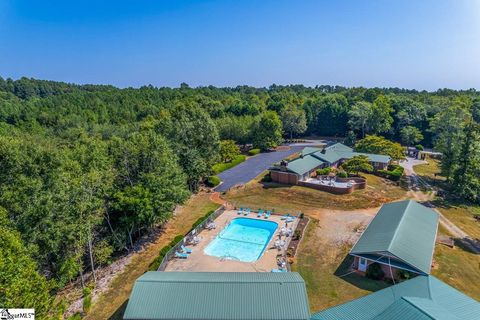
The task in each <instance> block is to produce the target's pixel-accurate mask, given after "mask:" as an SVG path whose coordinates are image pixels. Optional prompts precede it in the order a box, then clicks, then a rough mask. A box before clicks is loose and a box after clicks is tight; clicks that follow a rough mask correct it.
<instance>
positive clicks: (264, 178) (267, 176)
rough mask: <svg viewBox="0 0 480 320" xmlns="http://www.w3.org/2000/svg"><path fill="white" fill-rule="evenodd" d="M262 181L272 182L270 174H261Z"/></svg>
mask: <svg viewBox="0 0 480 320" xmlns="http://www.w3.org/2000/svg"><path fill="white" fill-rule="evenodd" d="M262 182H272V176H271V175H270V173H268V174H266V175H264V176H263V178H262Z"/></svg>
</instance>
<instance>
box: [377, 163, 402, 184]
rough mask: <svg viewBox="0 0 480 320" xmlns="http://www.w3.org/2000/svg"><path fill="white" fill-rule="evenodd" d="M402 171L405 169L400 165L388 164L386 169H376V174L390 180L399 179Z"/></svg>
mask: <svg viewBox="0 0 480 320" xmlns="http://www.w3.org/2000/svg"><path fill="white" fill-rule="evenodd" d="M404 171H405V169H404V168H403V167H402V166H399V165H395V164H392V165H389V166H388V170H378V171H377V172H376V174H377V175H378V176H380V177H383V178H387V179H389V180H392V181H399V180H400V179H401V178H402V176H403V172H404Z"/></svg>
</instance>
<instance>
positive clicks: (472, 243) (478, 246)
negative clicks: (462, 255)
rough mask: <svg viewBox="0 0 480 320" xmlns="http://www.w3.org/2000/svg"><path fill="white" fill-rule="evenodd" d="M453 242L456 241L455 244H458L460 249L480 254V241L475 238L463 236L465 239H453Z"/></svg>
mask: <svg viewBox="0 0 480 320" xmlns="http://www.w3.org/2000/svg"><path fill="white" fill-rule="evenodd" d="M453 242H454V243H455V246H457V247H458V248H459V249H461V250H463V251H465V252H469V253H473V254H477V255H480V241H476V240H474V239H468V238H463V239H459V238H456V239H453Z"/></svg>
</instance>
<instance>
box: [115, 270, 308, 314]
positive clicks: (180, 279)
mask: <svg viewBox="0 0 480 320" xmlns="http://www.w3.org/2000/svg"><path fill="white" fill-rule="evenodd" d="M123 318H124V319H198V320H201V319H245V320H246V319H285V320H287V319H291V320H293V319H309V318H310V312H309V307H308V299H307V292H306V289H305V283H304V281H303V279H302V278H301V277H300V275H299V274H298V273H296V272H285V273H269V272H254V273H248V272H157V271H152V272H147V273H145V274H144V275H143V276H141V277H140V278H138V280H137V281H136V282H135V285H134V287H133V291H132V294H131V296H130V299H129V301H128V305H127V309H126V311H125V314H124V316H123Z"/></svg>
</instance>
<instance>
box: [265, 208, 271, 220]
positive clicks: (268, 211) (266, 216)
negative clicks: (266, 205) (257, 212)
mask: <svg viewBox="0 0 480 320" xmlns="http://www.w3.org/2000/svg"><path fill="white" fill-rule="evenodd" d="M268 218H270V210H267V213H265V219H268Z"/></svg>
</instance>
